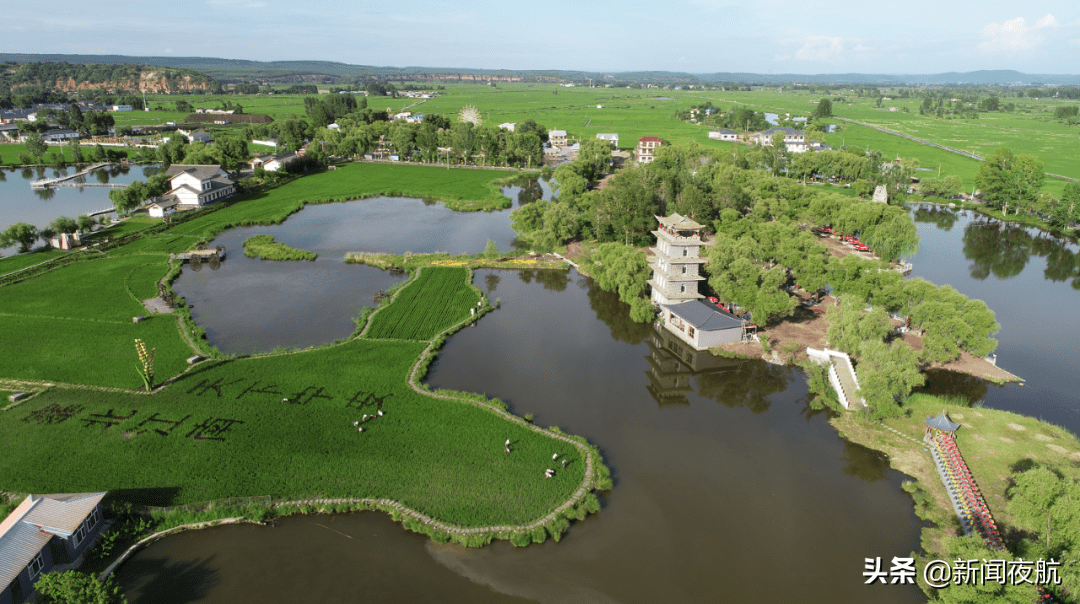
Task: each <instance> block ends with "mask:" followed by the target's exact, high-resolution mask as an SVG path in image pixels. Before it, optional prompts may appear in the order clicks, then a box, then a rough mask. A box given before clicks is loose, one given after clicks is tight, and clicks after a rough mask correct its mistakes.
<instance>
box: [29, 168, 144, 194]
mask: <svg viewBox="0 0 1080 604" xmlns="http://www.w3.org/2000/svg"><path fill="white" fill-rule="evenodd" d="M109 165H112V164H110V163H109V162H102V163H100V164H94V165H92V166H90V167H89V168H86V169H84V170H80V171H79V172H76V173H74V174H72V175H71V176H58V177H56V178H41V179H38V180H35V181H34V182H32V183H30V186H31V187H32V188H35V189H40V188H42V187H54V186H56V185H57V184H59V183H62V182H64V181H68V180H72V179H74V178H78V177H79V176H86V175H87V174H89V173H91V172H93V171H94V170H97V169H98V168H104V167H105V166H109ZM74 186H85V185H74ZM115 186H127V185H115Z"/></svg>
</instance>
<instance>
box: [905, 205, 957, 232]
mask: <svg viewBox="0 0 1080 604" xmlns="http://www.w3.org/2000/svg"><path fill="white" fill-rule="evenodd" d="M913 217H914V219H915V222H929V223H931V224H933V225H935V226H937V228H939V229H941V230H943V231H948V230H950V229H952V228H953V225H954V224H956V220H957V218H958V216H957V215H956V212H952V211H949V210H948V209H946V208H944V207H942V206H939V205H931V206H929V207H926V206H919V207H918V209H916V210H915V213H914V214H913Z"/></svg>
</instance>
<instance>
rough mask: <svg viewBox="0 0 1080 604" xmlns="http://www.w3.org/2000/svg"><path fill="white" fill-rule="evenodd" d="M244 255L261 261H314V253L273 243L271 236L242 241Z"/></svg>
mask: <svg viewBox="0 0 1080 604" xmlns="http://www.w3.org/2000/svg"><path fill="white" fill-rule="evenodd" d="M244 255H245V256H247V257H248V258H261V259H263V260H315V259H316V258H318V257H319V255H318V254H316V253H315V252H309V251H307V250H298V249H295V248H291V247H289V246H287V245H285V244H284V243H278V242H277V241H274V236H273V235H255V236H254V237H249V238H248V239H247V240H245V241H244Z"/></svg>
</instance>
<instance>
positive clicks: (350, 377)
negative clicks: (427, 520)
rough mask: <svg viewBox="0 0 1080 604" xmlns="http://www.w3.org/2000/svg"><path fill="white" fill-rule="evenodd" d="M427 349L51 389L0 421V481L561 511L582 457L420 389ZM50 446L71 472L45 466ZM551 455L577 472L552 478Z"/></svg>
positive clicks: (355, 344)
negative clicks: (413, 373) (418, 375)
mask: <svg viewBox="0 0 1080 604" xmlns="http://www.w3.org/2000/svg"><path fill="white" fill-rule="evenodd" d="M458 274H459V276H463V275H460V273H458ZM424 346H425V345H424V344H423V343H418V342H386V341H382V342H374V341H371V340H363V339H359V340H352V341H350V342H348V343H346V344H342V345H338V346H332V347H327V348H321V349H318V350H314V351H310V352H301V353H293V354H286V355H279V356H273V357H262V358H251V359H239V360H233V361H224V362H217V363H212V364H207V365H205V366H202V367H199V368H197V369H195V370H193V371H191V372H190V373H188V374H187V375H185V376H184V377H183V378H182V379H180V380H178V381H176V382H174V383H173V384H171V385H169V386H167V387H166V388H165V389H164V390H163V391H161V392H159V393H156V394H154V395H151V396H147V395H139V394H134V393H126V392H103V391H95V390H83V389H79V390H75V389H66V388H52V389H50V390H48V391H47V392H45V393H43V394H41V395H39V396H37V397H35V398H34V399H32V400H31V401H28V402H27V403H25V404H23V405H20V406H19V407H16V408H14V409H12V410H10V411H5V412H0V442H3V443H5V445H4V455H3V456H2V457H0V484H4V485H5V488H7V489H11V490H17V491H19V492H53V491H58V490H66V491H75V492H79V491H101V490H106V489H108V490H116V489H123V490H127V491H128V492H129V493H138V492H144V493H147V494H152V493H155V492H157V493H159V495H158V496H159V497H165V500H164V501H158V502H150V501H146V502H145V503H152V504H154V505H168V504H179V503H187V502H192V501H202V500H206V499H215V498H224V497H231V496H245V495H270V496H273V497H275V498H290V499H293V498H306V497H313V496H319V497H373V498H383V497H389V498H392V499H394V500H396V501H399V502H401V503H403V504H404V505H406V506H409V507H410V508H413V509H415V510H417V511H420V512H422V513H425V514H428V515H431V516H434V517H436V518H438V519H439V520H442V521H445V522H450V523H454V524H457V525H459V526H486V525H501V524H510V523H515V524H516V523H525V522H529V521H532V520H535V519H537V518H540V517H542V516H543V515H544V514H546V513H548V512H549V511H551V510H552V509H554V508H555V507H556V506H558V505H559V504H561V503H562V502H564V501H566V500H567V499H568V498H569V497H570V495H571V494H572V493H573V492H574V490H575V489H576V488H577V487H578V486H579V485H580V484H581V483H582V481H583V479H584V476H585V465H584V460H583V457H582V456H581V453H580V451H579V450H578V449H577V448H576V447H574V446H572V445H570V444H568V443H565V442H563V441H561V440H557V439H555V438H553V436H554V435H553V434H552V433H550V432H546V431H538V430H535V429H533V428H532V427H530V426H528V425H526V424H524V423H513V422H508V421H506V420H505V419H504V418H503V417H502V416H500V415H498V414H496V413H493V412H492V411H491V410H489V409H485V408H483V407H478V406H475V405H472V404H469V403H467V402H460V401H452V400H442V399H436V398H434V397H431V396H428V395H426V394H421V393H417V392H415V391H413V390H412V389H411V388H409V387H408V385H407V384H406V379H407V375H408V372H409V369H410V367H411V366H412V364H413V363H414V362H415V360H416V358H417V356H418V355H419V354H420V353H421V351H422V350H423V348H424ZM159 352H160V351H159ZM130 365H131V364H130V363H127V364H124V369H127V370H128V372H130V373H132V377H134V373H135V372H134V370H133V369H132V368H131V366H130ZM380 411H382V415H379V412H380ZM353 422H359V423H360V427H362V428H363V429H364V431H363V432H362V433H360V432H359V431H358V429H357V428H356V427H354V424H353ZM506 439H510V440H511V442H512V447H513V453H512V454H510V455H507V454H506V453H505V452H504V448H503V447H504V445H503V443H504V442H505V440H506ZM56 443H64V445H63V448H64V455H63V460H64V461H63V463H62V464H61V463H53V464H50V465H49V466H48V468H49V471H48V472H42V471H40V468H41V461H42V452H43V451H54V450H55V449H56ZM552 453H559V454H560V455H562V456H565V458H566V459H567V461H568V462H569V463H568V465H567V467H566V468H565V470H562V471H560V472H559V473H558V474H557V475H556V476H555V478H552V479H545V478H544V476H543V471H544V469H545V468H547V467H549V466H550V465H551V455H552ZM560 467H561V466H560ZM35 468H36V469H35ZM161 493H165V495H161Z"/></svg>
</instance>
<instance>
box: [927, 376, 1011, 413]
mask: <svg viewBox="0 0 1080 604" xmlns="http://www.w3.org/2000/svg"><path fill="white" fill-rule="evenodd" d="M924 375H926V383H925V384H923V385H922V386H920V387H919V388H917V389H916V390H915V392H922V393H924V394H933V395H935V396H946V397H950V398H956V399H962V400H965V401H967V402H968V403H969V404H972V403H977V402H979V401H981V400H983V399H985V398H986V393H987V392H989V390H990V386H991V385H992V384H993V383H992V382H988V381H986V380H984V379H982V378H977V377H975V376H973V375H968V374H966V373H957V372H955V371H949V370H947V369H928V370H927V371H925V372H924ZM993 386H994V387H995V388H1001V386H998V385H996V384H993Z"/></svg>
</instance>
